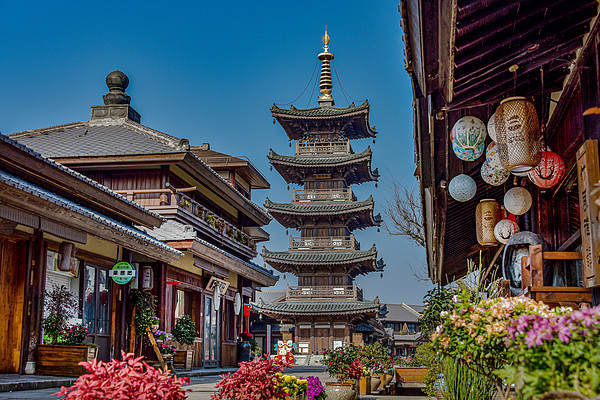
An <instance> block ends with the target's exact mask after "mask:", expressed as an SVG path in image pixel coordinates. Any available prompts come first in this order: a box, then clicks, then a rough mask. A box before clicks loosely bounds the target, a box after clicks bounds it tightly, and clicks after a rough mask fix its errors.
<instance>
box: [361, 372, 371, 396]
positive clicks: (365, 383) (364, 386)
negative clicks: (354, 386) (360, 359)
mask: <svg viewBox="0 0 600 400" xmlns="http://www.w3.org/2000/svg"><path fill="white" fill-rule="evenodd" d="M371 379H372V378H371V376H370V375H367V376H363V377H362V378H360V383H359V386H358V394H371Z"/></svg>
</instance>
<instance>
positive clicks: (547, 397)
mask: <svg viewBox="0 0 600 400" xmlns="http://www.w3.org/2000/svg"><path fill="white" fill-rule="evenodd" d="M598 399H600V396H599V397H594V398H590V397H586V396H584V395H582V394H581V393H577V392H573V391H571V390H555V391H552V392H547V393H544V395H542V397H540V400H598Z"/></svg>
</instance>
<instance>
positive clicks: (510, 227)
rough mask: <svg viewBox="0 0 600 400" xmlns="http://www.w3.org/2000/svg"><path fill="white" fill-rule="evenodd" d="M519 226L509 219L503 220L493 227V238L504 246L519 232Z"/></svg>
mask: <svg viewBox="0 0 600 400" xmlns="http://www.w3.org/2000/svg"><path fill="white" fill-rule="evenodd" d="M520 230H521V229H519V224H517V223H516V222H515V221H513V220H510V219H503V220H501V221H500V222H498V223H497V224H496V226H495V227H494V236H495V237H496V239H497V240H498V241H499V242H500V243H504V244H506V242H508V239H510V237H511V236H512V235H514V234H515V233H517V232H519V231H520Z"/></svg>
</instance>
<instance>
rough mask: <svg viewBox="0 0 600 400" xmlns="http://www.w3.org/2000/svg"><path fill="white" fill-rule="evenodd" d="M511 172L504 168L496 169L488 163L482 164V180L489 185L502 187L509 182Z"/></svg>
mask: <svg viewBox="0 0 600 400" xmlns="http://www.w3.org/2000/svg"><path fill="white" fill-rule="evenodd" d="M509 177H510V172H508V171H507V170H505V169H504V168H501V169H496V168H492V167H490V164H488V162H487V161H484V163H483V164H481V179H483V181H484V182H485V183H487V184H488V185H492V186H500V185H502V184H503V183H504V182H506V181H507V180H508V178H509Z"/></svg>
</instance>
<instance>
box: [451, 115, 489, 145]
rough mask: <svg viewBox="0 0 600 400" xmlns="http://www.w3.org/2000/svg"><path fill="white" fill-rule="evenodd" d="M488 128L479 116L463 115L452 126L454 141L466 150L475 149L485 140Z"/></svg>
mask: <svg viewBox="0 0 600 400" xmlns="http://www.w3.org/2000/svg"><path fill="white" fill-rule="evenodd" d="M486 136H487V128H486V127H485V124H484V123H483V121H481V120H480V119H479V118H477V117H471V116H467V117H462V118H461V119H459V120H458V121H456V123H455V124H454V126H453V127H452V139H453V143H455V144H456V145H457V146H459V147H462V148H463V149H465V150H474V149H476V148H478V147H479V146H480V145H481V144H482V143H484V142H485V137H486Z"/></svg>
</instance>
